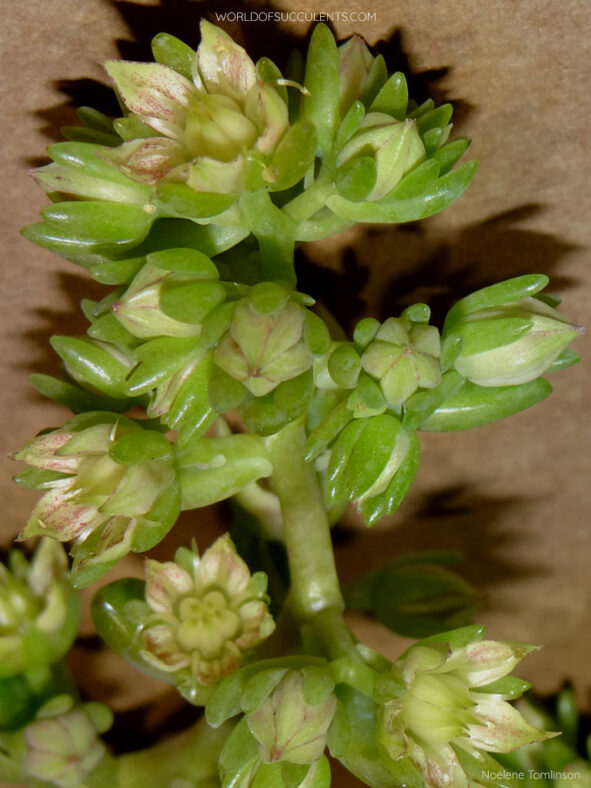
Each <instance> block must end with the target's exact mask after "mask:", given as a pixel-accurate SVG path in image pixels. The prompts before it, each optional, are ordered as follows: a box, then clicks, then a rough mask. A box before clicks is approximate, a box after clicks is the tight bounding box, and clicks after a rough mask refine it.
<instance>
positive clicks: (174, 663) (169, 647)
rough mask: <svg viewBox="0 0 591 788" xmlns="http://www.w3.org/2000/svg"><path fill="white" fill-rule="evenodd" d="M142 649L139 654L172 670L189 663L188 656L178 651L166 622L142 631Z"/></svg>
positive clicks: (160, 667)
mask: <svg viewBox="0 0 591 788" xmlns="http://www.w3.org/2000/svg"><path fill="white" fill-rule="evenodd" d="M142 640H143V642H144V649H143V650H142V651H140V656H141V657H142V658H143V659H145V660H146V662H149V663H150V664H152V665H154V666H155V667H157V668H159V669H160V670H166V671H168V672H173V671H175V670H180V669H181V668H186V667H188V666H189V665H190V664H191V660H190V658H189V657H188V656H187V655H186V654H183V653H182V652H180V651H179V647H178V645H177V643H176V641H175V639H174V635H173V632H172V629H171V628H170V627H169V626H168V625H167V624H156V625H155V626H153V627H149V628H147V629H144V631H143V632H142Z"/></svg>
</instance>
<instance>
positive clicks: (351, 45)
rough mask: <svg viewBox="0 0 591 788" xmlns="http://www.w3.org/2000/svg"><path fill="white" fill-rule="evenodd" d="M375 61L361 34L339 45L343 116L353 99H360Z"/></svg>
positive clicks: (340, 92) (341, 108)
mask: <svg viewBox="0 0 591 788" xmlns="http://www.w3.org/2000/svg"><path fill="white" fill-rule="evenodd" d="M374 62H375V58H374V56H373V55H372V54H371V52H370V51H369V49H368V47H367V44H366V43H365V41H364V40H363V39H362V38H361V36H357V35H355V36H352V37H351V38H350V39H349V40H348V41H345V43H344V44H341V45H340V47H339V109H340V113H341V117H342V118H344V117H345V115H346V114H347V111H348V110H349V108H350V107H351V104H353V102H354V101H357V100H358V99H361V98H362V96H363V95H364V93H365V90H366V88H367V86H368V83H369V78H370V74H371V68H372V66H373V64H374Z"/></svg>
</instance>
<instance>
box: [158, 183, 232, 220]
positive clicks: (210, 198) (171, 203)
mask: <svg viewBox="0 0 591 788" xmlns="http://www.w3.org/2000/svg"><path fill="white" fill-rule="evenodd" d="M235 201H236V197H235V196H234V195H232V194H220V193H218V192H198V191H195V189H192V188H191V187H190V186H187V184H186V183H159V184H158V185H157V186H156V191H155V200H154V202H155V205H157V206H158V208H159V209H160V216H161V217H163V218H167V217H170V218H187V219H205V218H209V217H211V216H217V215H218V214H220V213H222V211H225V210H226V209H227V208H229V207H230V205H232V203H234V202H235Z"/></svg>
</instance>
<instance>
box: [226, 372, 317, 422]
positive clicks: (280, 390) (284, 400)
mask: <svg viewBox="0 0 591 788" xmlns="http://www.w3.org/2000/svg"><path fill="white" fill-rule="evenodd" d="M313 391H314V381H313V376H312V370H307V371H306V372H303V373H302V374H301V375H298V376H297V377H295V378H292V379H291V380H285V381H283V383H280V384H279V385H278V386H277V387H276V388H275V389H273V391H271V392H269V394H266V395H265V396H264V397H255V396H254V395H252V394H249V395H248V396H247V397H246V399H244V400H243V401H242V402H241V403H240V406H239V408H238V412H239V414H240V417H241V418H242V420H243V421H244V423H245V425H246V427H247V429H248V430H249V431H250V432H254V433H256V434H257V435H272V434H273V433H275V432H277V430H280V429H281V428H282V427H285V426H286V425H287V424H289V423H290V422H291V421H294V420H295V419H297V418H298V416H301V414H302V413H303V412H304V411H305V410H306V407H307V406H308V402H309V401H310V398H311V396H312V393H313Z"/></svg>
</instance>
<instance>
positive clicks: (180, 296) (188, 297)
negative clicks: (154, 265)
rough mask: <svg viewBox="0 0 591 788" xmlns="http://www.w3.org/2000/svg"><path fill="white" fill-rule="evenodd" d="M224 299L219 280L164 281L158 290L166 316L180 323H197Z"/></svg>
mask: <svg viewBox="0 0 591 788" xmlns="http://www.w3.org/2000/svg"><path fill="white" fill-rule="evenodd" d="M225 300H226V289H225V288H224V286H223V285H222V284H221V283H220V282H212V281H208V280H203V281H198V282H170V283H169V282H164V284H163V285H162V287H161V291H160V308H161V309H162V311H163V312H164V314H165V315H168V317H172V318H174V319H175V320H179V321H180V322H182V323H191V324H195V325H196V324H199V323H201V321H202V320H203V319H204V318H205V317H206V316H207V315H208V314H209V313H210V312H211V311H212V310H213V309H215V307H216V306H219V305H220V304H222V303H223V302H224V301H225Z"/></svg>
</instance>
